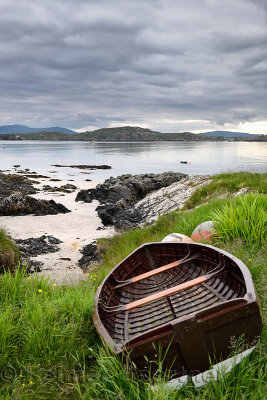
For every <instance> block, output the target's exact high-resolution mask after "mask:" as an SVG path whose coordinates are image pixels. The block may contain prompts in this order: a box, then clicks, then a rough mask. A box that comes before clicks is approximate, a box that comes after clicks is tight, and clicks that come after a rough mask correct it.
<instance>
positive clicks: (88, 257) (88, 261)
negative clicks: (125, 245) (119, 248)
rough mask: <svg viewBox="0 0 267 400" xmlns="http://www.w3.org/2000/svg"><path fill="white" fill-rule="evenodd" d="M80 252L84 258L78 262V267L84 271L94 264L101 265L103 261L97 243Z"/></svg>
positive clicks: (85, 247)
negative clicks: (100, 262)
mask: <svg viewBox="0 0 267 400" xmlns="http://www.w3.org/2000/svg"><path fill="white" fill-rule="evenodd" d="M80 252H81V253H82V255H83V256H82V258H80V260H79V261H78V265H79V267H80V268H82V270H83V271H86V270H88V268H89V267H90V266H91V265H92V264H96V263H99V261H100V260H101V254H100V251H99V249H98V246H97V242H96V241H94V242H92V243H90V244H87V245H86V246H84V247H83V248H82V250H80Z"/></svg>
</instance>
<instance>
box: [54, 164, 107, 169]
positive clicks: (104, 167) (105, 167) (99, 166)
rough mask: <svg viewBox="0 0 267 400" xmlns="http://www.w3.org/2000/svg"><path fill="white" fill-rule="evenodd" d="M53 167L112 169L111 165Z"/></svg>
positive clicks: (61, 166) (60, 166)
mask: <svg viewBox="0 0 267 400" xmlns="http://www.w3.org/2000/svg"><path fill="white" fill-rule="evenodd" d="M52 167H57V168H66V167H68V168H78V169H111V166H110V165H60V164H54V165H52Z"/></svg>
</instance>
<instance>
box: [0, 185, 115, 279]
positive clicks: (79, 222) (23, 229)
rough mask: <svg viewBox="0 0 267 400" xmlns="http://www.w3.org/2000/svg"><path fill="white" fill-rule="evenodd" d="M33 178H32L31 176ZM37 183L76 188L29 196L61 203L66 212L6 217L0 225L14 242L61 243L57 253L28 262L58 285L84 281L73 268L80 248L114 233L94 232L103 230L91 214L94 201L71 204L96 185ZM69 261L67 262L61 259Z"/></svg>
mask: <svg viewBox="0 0 267 400" xmlns="http://www.w3.org/2000/svg"><path fill="white" fill-rule="evenodd" d="M33 178H34V177H33ZM39 181H40V182H41V184H39V185H35V186H36V187H38V188H39V189H41V187H42V186H43V185H46V184H48V185H50V186H61V185H64V184H66V183H70V184H73V185H75V186H77V188H78V189H77V190H75V192H73V193H64V196H62V195H61V194H59V193H51V192H43V191H41V192H40V193H38V194H36V195H33V196H32V197H35V198H38V199H46V200H50V199H53V200H55V201H56V202H57V203H61V204H64V205H65V206H66V207H67V208H68V209H69V210H71V212H70V213H67V214H57V215H46V216H41V217H39V216H33V215H27V216H7V217H0V226H2V227H4V228H5V229H6V230H7V232H9V233H10V235H11V237H13V238H15V239H27V238H30V237H39V236H42V235H52V236H54V237H56V238H57V239H60V240H62V242H63V243H61V244H60V245H58V246H59V247H60V250H59V251H57V252H55V253H49V254H44V255H40V256H37V257H34V258H32V259H34V260H38V261H42V262H43V263H44V265H43V266H42V272H41V274H42V275H45V276H50V277H51V279H53V280H56V281H57V282H59V283H63V282H65V283H69V282H75V281H79V280H80V279H85V278H86V276H85V274H84V273H83V271H82V270H81V269H80V268H79V267H78V266H77V261H78V260H79V259H80V258H81V257H82V254H81V253H80V251H79V250H80V249H81V248H82V247H83V246H85V245H87V244H89V243H91V242H92V241H93V240H95V239H98V238H100V237H108V236H112V235H113V234H114V229H113V228H108V229H103V230H97V228H98V227H103V225H102V222H101V220H100V218H99V217H98V215H97V212H96V211H95V209H96V207H97V206H98V204H99V203H98V202H97V201H96V200H94V201H93V202H92V203H83V202H75V197H76V195H77V192H78V191H79V190H80V189H90V188H93V187H95V186H96V183H95V182H85V181H81V180H77V181H76V180H75V181H74V182H68V181H60V182H51V181H49V179H40V180H39ZM61 258H70V259H71V260H70V261H68V260H62V259H61Z"/></svg>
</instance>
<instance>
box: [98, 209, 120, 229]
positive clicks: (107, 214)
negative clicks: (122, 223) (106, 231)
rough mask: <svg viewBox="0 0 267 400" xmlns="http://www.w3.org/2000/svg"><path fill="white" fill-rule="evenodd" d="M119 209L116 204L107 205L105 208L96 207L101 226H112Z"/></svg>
mask: <svg viewBox="0 0 267 400" xmlns="http://www.w3.org/2000/svg"><path fill="white" fill-rule="evenodd" d="M121 210H122V209H121V207H120V206H117V205H116V204H107V205H105V206H98V207H97V208H96V211H97V212H98V216H99V218H100V219H101V221H102V223H103V225H105V226H108V225H114V221H115V216H116V214H117V213H118V212H119V211H121Z"/></svg>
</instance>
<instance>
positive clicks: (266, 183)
mask: <svg viewBox="0 0 267 400" xmlns="http://www.w3.org/2000/svg"><path fill="white" fill-rule="evenodd" d="M243 188H249V189H251V190H252V191H254V192H258V193H267V174H257V173H250V172H235V173H226V174H217V175H214V176H213V177H212V181H211V182H210V183H209V184H208V185H205V186H202V187H201V188H199V189H197V190H196V191H195V192H194V193H193V195H192V197H191V198H190V199H189V200H188V201H187V202H186V204H185V207H184V208H185V209H187V210H189V209H191V208H193V207H196V206H198V205H200V204H202V203H205V202H207V201H210V200H211V199H212V198H216V197H218V196H222V195H225V196H227V195H228V194H233V193H234V192H237V191H238V190H240V189H243Z"/></svg>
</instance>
